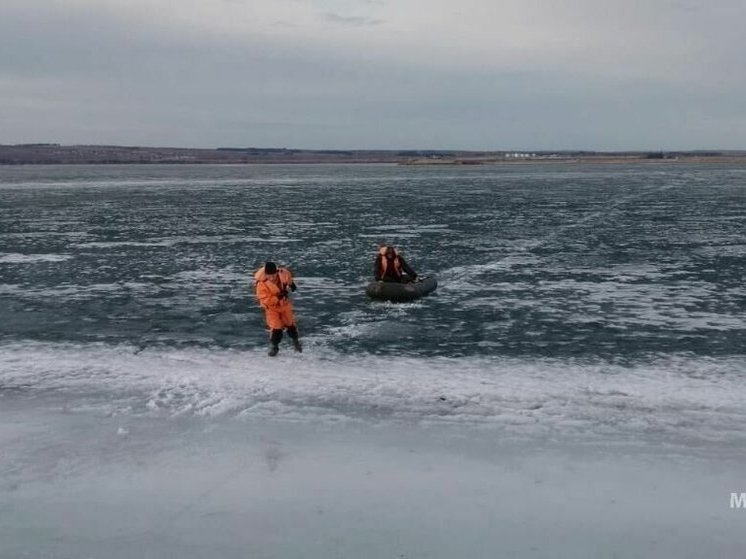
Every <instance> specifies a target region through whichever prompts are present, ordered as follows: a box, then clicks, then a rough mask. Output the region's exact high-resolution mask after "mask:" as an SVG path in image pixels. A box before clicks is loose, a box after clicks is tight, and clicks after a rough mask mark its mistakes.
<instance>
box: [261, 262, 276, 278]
mask: <svg viewBox="0 0 746 559" xmlns="http://www.w3.org/2000/svg"><path fill="white" fill-rule="evenodd" d="M264 273H265V274H267V275H268V276H271V275H273V274H276V273H277V264H275V263H274V262H265V264H264Z"/></svg>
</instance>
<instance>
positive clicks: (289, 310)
mask: <svg viewBox="0 0 746 559" xmlns="http://www.w3.org/2000/svg"><path fill="white" fill-rule="evenodd" d="M254 280H255V281H256V284H255V289H256V298H257V299H258V300H259V305H261V307H262V308H263V309H264V319H265V320H266V322H267V327H268V328H269V356H270V357H274V356H275V355H277V353H278V352H279V351H280V340H282V331H283V330H287V331H288V336H290V339H291V340H293V347H294V348H295V351H299V352H300V351H303V347H302V346H301V344H300V340H299V339H298V326H297V324H296V323H295V315H294V314H293V303H292V302H291V301H290V293H289V291H295V290H296V286H295V281H293V275H292V274H291V273H290V271H289V270H288V269H287V268H281V267H278V266H277V264H275V263H274V262H267V263H265V264H264V266H263V267H261V268H259V269H258V270H257V271H256V273H255V274H254Z"/></svg>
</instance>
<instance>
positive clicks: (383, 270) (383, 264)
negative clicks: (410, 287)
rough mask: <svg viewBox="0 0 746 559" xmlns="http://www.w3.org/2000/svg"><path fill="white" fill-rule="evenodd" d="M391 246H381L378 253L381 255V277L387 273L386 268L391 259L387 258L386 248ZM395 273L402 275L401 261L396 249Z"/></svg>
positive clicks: (398, 275)
mask: <svg viewBox="0 0 746 559" xmlns="http://www.w3.org/2000/svg"><path fill="white" fill-rule="evenodd" d="M388 248H389V247H385V246H384V247H381V248H380V249H378V254H380V255H381V277H384V276H385V275H386V270H387V269H388V267H389V259H388V258H386V250H387V249H388ZM394 273H395V274H396V276H397V277H399V278H400V277H401V262H400V261H399V253H398V252H397V250H396V249H394Z"/></svg>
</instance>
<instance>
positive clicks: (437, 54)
mask: <svg viewBox="0 0 746 559" xmlns="http://www.w3.org/2000/svg"><path fill="white" fill-rule="evenodd" d="M745 20H746V2H743V0H718V1H716V2H713V3H712V4H711V5H708V4H705V3H699V2H693V1H689V0H648V1H647V2H645V1H640V0H619V1H617V0H601V1H599V0H551V1H550V0H504V1H496V0H461V1H460V2H453V1H444V0H396V1H394V0H386V1H383V0H346V1H342V0H180V1H179V2H174V1H172V0H168V1H166V0H127V1H126V2H124V1H122V0H34V1H33V2H30V1H29V0H3V2H2V6H0V143H6V144H7V143H22V142H60V143H65V144H70V143H109V144H130V145H134V144H138V145H151V146H162V145H171V146H189V147H218V146H257V147H271V146H278V147H283V146H284V147H304V148H383V149H386V148H391V149H398V148H442V149H495V150H497V149H536V150H540V149H577V148H584V149H597V150H623V149H665V150H674V149H700V148H718V149H746V60H745V58H744V55H743V53H744V52H746V34H745V33H744V32H743V29H742V27H743V21H745Z"/></svg>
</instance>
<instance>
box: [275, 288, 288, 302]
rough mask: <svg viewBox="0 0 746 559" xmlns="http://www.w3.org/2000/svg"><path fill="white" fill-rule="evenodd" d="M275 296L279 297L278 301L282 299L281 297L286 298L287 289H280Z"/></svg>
mask: <svg viewBox="0 0 746 559" xmlns="http://www.w3.org/2000/svg"><path fill="white" fill-rule="evenodd" d="M277 298H278V299H280V301H282V300H283V299H287V298H288V290H287V289H283V290H282V291H280V294H279V295H278V296H277Z"/></svg>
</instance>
